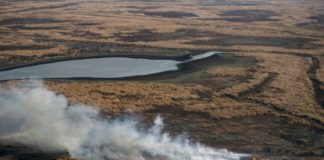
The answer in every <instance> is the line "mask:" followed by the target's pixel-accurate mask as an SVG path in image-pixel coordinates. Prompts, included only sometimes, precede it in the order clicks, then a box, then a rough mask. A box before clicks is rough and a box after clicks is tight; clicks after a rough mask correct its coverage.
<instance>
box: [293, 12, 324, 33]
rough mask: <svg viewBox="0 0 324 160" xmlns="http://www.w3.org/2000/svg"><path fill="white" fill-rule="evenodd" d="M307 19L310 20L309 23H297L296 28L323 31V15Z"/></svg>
mask: <svg viewBox="0 0 324 160" xmlns="http://www.w3.org/2000/svg"><path fill="white" fill-rule="evenodd" d="M308 19H310V20H312V22H309V23H299V24H297V26H298V27H302V28H307V29H314V30H317V29H320V30H322V29H324V15H315V16H310V17H308Z"/></svg>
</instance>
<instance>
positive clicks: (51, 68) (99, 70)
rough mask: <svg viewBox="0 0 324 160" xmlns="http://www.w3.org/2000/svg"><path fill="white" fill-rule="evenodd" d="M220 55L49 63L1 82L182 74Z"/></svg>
mask: <svg viewBox="0 0 324 160" xmlns="http://www.w3.org/2000/svg"><path fill="white" fill-rule="evenodd" d="M215 54H221V53H220V52H214V51H213V52H207V53H204V54H200V55H195V56H192V57H190V58H189V59H187V60H184V61H177V60H158V59H143V58H125V57H109V58H92V59H83V60H69V61H61V62H54V63H46V64H40V65H34V66H29V67H22V68H16V69H12V70H7V71H2V72H0V80H14V79H29V78H44V79H51V78H53V79H55V78H125V77H133V76H143V75H151V74H157V73H162V72H167V71H176V70H179V65H181V64H183V63H188V62H193V61H196V60H200V59H204V58H208V57H211V56H213V55H215Z"/></svg>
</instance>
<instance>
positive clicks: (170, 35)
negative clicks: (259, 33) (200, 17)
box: [114, 29, 221, 42]
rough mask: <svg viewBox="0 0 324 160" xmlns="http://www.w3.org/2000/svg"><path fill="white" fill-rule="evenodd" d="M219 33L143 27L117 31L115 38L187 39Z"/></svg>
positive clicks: (147, 39)
mask: <svg viewBox="0 0 324 160" xmlns="http://www.w3.org/2000/svg"><path fill="white" fill-rule="evenodd" d="M217 35H221V34H219V33H214V32H208V31H200V30H196V29H177V30H176V31H174V32H166V33H159V32H154V31H152V30H150V29H143V30H140V31H138V32H133V33H130V34H122V33H116V34H115V35H114V37H115V38H117V39H118V40H121V41H124V42H140V41H141V42H150V41H166V40H175V39H187V38H197V37H206V36H208V37H209V36H217Z"/></svg>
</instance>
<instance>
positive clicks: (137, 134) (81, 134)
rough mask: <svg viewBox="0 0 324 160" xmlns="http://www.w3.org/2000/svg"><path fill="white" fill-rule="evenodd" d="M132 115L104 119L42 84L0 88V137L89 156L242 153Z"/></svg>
mask: <svg viewBox="0 0 324 160" xmlns="http://www.w3.org/2000/svg"><path fill="white" fill-rule="evenodd" d="M138 123H139V122H138V121H136V120H134V119H131V118H129V119H127V118H126V119H125V118H124V119H113V120H112V119H103V118H100V116H99V111H98V110H97V109H95V107H90V106H86V105H82V104H79V105H69V103H68V100H67V98H66V97H64V96H63V95H57V94H55V93H54V92H52V91H49V90H48V89H46V88H45V87H44V86H43V85H42V84H41V83H29V84H27V85H23V86H20V87H18V88H17V87H16V88H13V89H10V90H0V140H1V141H8V142H11V143H21V144H25V145H32V146H36V147H39V148H42V149H46V150H53V151H59V150H67V151H68V152H69V154H70V155H71V156H72V157H74V158H78V159H82V160H83V159H84V160H87V159H91V160H149V159H150V160H151V159H165V160H236V159H240V158H241V157H244V156H246V155H244V154H237V153H232V152H229V151H227V150H225V149H223V150H215V149H213V148H210V147H207V146H204V145H202V144H199V143H192V142H190V141H189V140H188V139H186V138H185V137H184V136H181V135H180V136H178V137H176V138H171V137H170V136H169V135H168V134H167V133H164V132H163V126H164V124H163V120H162V118H161V117H157V118H156V119H155V121H154V125H153V126H152V127H151V128H149V129H140V128H139V127H138V126H139V125H138Z"/></svg>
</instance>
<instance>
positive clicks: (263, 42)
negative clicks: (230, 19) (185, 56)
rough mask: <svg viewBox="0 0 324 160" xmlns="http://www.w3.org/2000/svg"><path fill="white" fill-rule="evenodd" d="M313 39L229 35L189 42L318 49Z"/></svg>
mask: <svg viewBox="0 0 324 160" xmlns="http://www.w3.org/2000/svg"><path fill="white" fill-rule="evenodd" d="M312 41H313V39H309V38H277V37H244V36H229V37H220V38H214V39H211V40H195V41H192V42H189V43H190V44H193V45H218V46H233V45H251V46H252V45H254V46H255V45H256V46H273V47H283V48H289V49H317V48H320V47H321V46H320V45H317V44H314V43H312Z"/></svg>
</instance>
